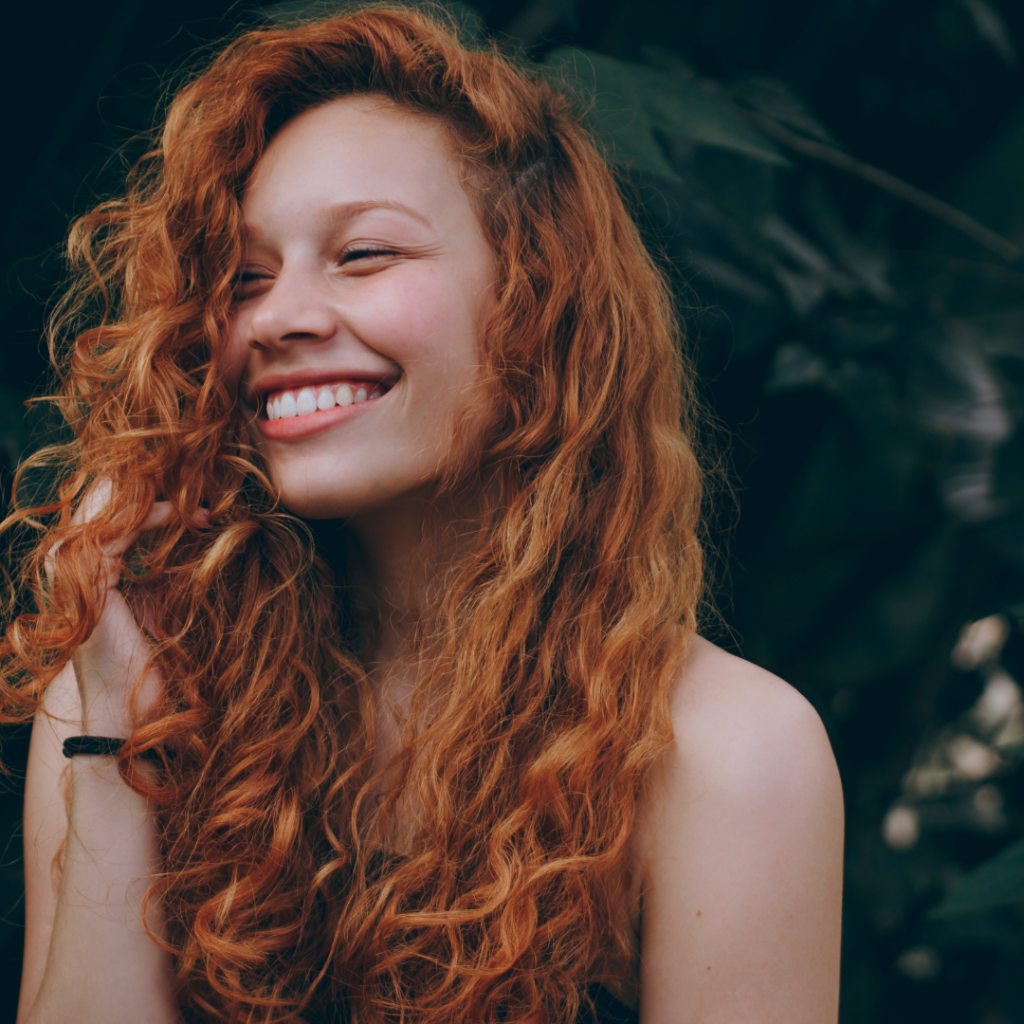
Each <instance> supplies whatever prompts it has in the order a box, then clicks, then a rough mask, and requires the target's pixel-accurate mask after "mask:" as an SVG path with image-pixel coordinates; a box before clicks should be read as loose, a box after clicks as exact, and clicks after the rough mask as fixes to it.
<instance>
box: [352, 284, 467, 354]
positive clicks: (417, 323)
mask: <svg viewBox="0 0 1024 1024" xmlns="http://www.w3.org/2000/svg"><path fill="white" fill-rule="evenodd" d="M475 305H477V303H475V302H474V297H473V296H472V295H471V294H467V291H466V290H465V289H464V288H463V287H461V286H460V284H459V283H458V282H456V281H453V280H451V279H450V278H448V277H447V276H446V275H442V274H438V273H435V272H432V271H431V270H427V269H425V270H424V271H422V272H419V273H416V274H406V275H402V276H399V275H395V277H394V278H393V279H392V280H391V281H382V282H381V286H380V290H379V292H378V293H377V294H376V295H374V296H373V299H372V304H371V305H370V306H369V307H368V308H367V311H366V313H367V315H366V316H365V318H363V324H362V331H359V328H358V326H357V332H359V333H362V334H363V336H364V338H365V339H366V340H367V341H368V342H369V343H370V344H372V345H373V346H374V347H379V350H380V352H381V354H382V355H385V356H387V357H389V358H391V359H394V360H395V362H397V363H398V364H399V365H400V366H403V367H404V368H406V369H408V370H413V369H416V370H418V371H419V372H420V373H421V374H426V373H431V372H437V373H442V374H443V373H447V372H448V371H449V369H450V367H449V366H448V365H447V364H449V363H451V362H452V361H453V360H454V361H455V362H457V363H458V362H464V361H467V360H475V356H476V351H477V348H478V334H479V319H480V318H479V316H478V315H477V310H476V309H475V308H474V307H475ZM354 326H356V325H354Z"/></svg>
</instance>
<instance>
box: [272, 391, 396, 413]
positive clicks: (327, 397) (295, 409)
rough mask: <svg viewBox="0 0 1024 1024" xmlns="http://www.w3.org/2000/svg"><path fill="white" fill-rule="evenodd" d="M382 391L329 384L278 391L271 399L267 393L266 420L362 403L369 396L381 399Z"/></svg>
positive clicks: (369, 397)
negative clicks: (326, 385)
mask: <svg viewBox="0 0 1024 1024" xmlns="http://www.w3.org/2000/svg"><path fill="white" fill-rule="evenodd" d="M383 394H384V390H383V389H382V388H380V387H374V388H373V389H372V390H369V389H368V388H367V387H366V386H365V385H363V384H359V385H351V384H338V385H337V386H334V385H331V386H330V387H319V388H317V387H315V386H314V387H307V388H301V389H300V390H299V391H298V393H296V392H294V391H279V392H277V394H276V395H274V397H273V398H270V397H269V396H267V398H266V399H265V401H266V415H267V419H268V420H285V419H291V418H292V417H293V416H309V415H310V414H311V413H314V412H316V411H317V410H318V409H321V410H325V409H333V408H334V407H335V406H336V405H341V406H346V405H352V404H353V403H359V402H365V401H367V400H368V399H371V398H380V396H381V395H383Z"/></svg>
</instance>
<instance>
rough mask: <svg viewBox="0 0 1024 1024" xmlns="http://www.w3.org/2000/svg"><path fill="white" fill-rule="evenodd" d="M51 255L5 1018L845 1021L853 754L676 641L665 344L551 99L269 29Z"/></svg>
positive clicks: (689, 610) (385, 46) (748, 677)
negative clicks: (63, 443)
mask: <svg viewBox="0 0 1024 1024" xmlns="http://www.w3.org/2000/svg"><path fill="white" fill-rule="evenodd" d="M71 252H72V256H73V258H74V260H75V267H76V268H77V270H78V274H79V276H78V279H77V283H76V284H75V287H74V289H73V290H72V292H71V293H70V296H69V298H68V300H67V302H66V303H65V305H64V307H62V310H61V311H60V315H59V316H58V319H57V325H56V328H55V332H54V340H55V349H56V351H57V360H58V363H57V365H58V369H59V371H60V374H61V392H60V394H61V403H62V408H63V411H64V414H65V416H66V417H67V418H68V420H69V422H70V424H71V426H72V427H73V428H74V430H75V435H76V440H75V442H74V443H73V444H71V445H69V446H67V447H66V448H64V449H62V450H60V451H55V452H51V453H49V454H46V453H44V455H43V456H42V459H43V460H44V461H45V460H49V461H51V462H52V461H53V460H56V459H58V458H59V460H60V465H61V466H64V467H67V468H66V470H65V471H64V475H63V480H62V482H61V483H60V486H59V493H58V494H57V495H56V496H55V497H54V498H53V500H52V502H50V503H49V504H46V503H44V502H43V501H39V502H38V503H37V507H34V508H26V509H22V510H20V511H19V512H18V513H17V514H16V515H15V516H14V517H12V522H13V523H21V524H25V525H26V526H28V527H33V526H34V527H35V528H36V529H39V530H40V531H41V537H40V538H39V539H38V540H37V541H36V542H35V544H36V548H35V553H34V555H33V556H32V558H31V560H30V561H29V563H28V569H27V571H26V577H25V578H26V581H27V584H28V585H29V587H30V589H31V591H32V593H33V595H34V598H35V601H36V605H37V610H36V613H35V614H33V615H22V616H21V617H20V618H18V619H17V620H15V621H14V623H13V624H12V625H11V627H10V628H9V629H8V632H7V637H6V642H5V648H4V653H5V657H6V672H5V677H6V680H7V683H6V684H5V691H4V692H5V697H6V705H7V715H8V718H15V717H22V718H24V717H27V716H29V715H30V714H32V713H33V712H35V710H36V708H37V707H38V706H39V703H40V701H41V702H42V709H43V710H42V712H41V713H40V714H39V715H38V716H37V717H36V720H35V726H34V730H33V737H32V748H31V753H30V764H29V769H28V776H27V788H26V819H25V822H26V823H25V842H26V890H27V903H26V909H27V935H26V956H25V970H24V977H23V983H22V991H21V1003H20V1010H19V1022H27V1024H37V1022H50V1021H65V1020H72V1019H73V1020H75V1021H76V1022H79V1024H80V1022H83V1021H93V1020H95V1021H102V1022H104V1024H110V1022H115V1021H122V1020H123V1021H126V1022H127V1021H131V1022H133V1024H134V1022H138V1021H154V1022H158V1021H159V1022H163V1021H177V1020H182V1019H186V1020H201V1021H216V1020H224V1021H268V1022H269V1021H285V1020H288V1021H314V1020H316V1021H320V1020H324V1021H326V1020H353V1021H385V1020H387V1021H390V1020H396V1021H397V1020H407V1021H424V1022H437V1024H440V1022H452V1021H476V1020H480V1021H499V1020H501V1021H511V1020H515V1021H524V1022H526V1021H530V1022H537V1024H540V1022H548V1021H551V1022H556V1021H559V1022H560V1021H566V1022H568V1021H573V1020H577V1019H578V1020H584V1019H587V1020H589V1019H595V1018H594V1015H595V1014H596V1019H598V1020H628V1019H636V1015H637V1013H638V1014H639V1017H640V1019H641V1020H642V1021H644V1024H662V1022H669V1021H672V1022H676V1021H693V1022H712V1021H731V1022H738V1021H758V1022H765V1021H783V1020H785V1021H786V1022H787V1024H793V1022H798V1021H801V1022H802V1021H806V1022H812V1021H814V1022H819V1021H827V1020H834V1019H835V1017H836V1007H837V992H838V947H839V903H840V888H841V881H840V874H841V833H842V809H841V794H840V790H839V784H838V779H837V775H836V771H835V766H834V761H833V759H832V756H831V751H830V749H829V745H828V741H827V739H826V737H825V735H824V731H823V729H822V727H821V723H820V721H819V720H818V718H817V716H816V715H815V714H814V712H813V710H812V709H811V708H810V707H809V706H808V705H807V704H806V703H805V702H804V701H803V700H802V698H800V697H799V696H798V695H797V694H796V693H795V691H793V690H792V689H791V688H789V687H788V686H787V685H786V684H785V683H783V682H781V681H780V680H778V679H776V678H774V677H772V676H771V675H769V674H768V673H766V672H764V671H762V670H760V669H758V668H756V667H754V666H752V665H749V664H747V663H745V662H743V661H741V660H739V659H738V658H735V657H733V656H731V655H729V654H726V653H725V652H723V651H721V650H719V649H717V648H716V647H714V646H713V645H711V644H709V643H707V642H706V641H704V640H702V639H700V638H699V637H697V636H696V630H697V618H696V616H697V610H698V606H699V603H700V601H701V597H702V578H703V577H702V573H703V568H702V558H701V549H700V544H699V541H698V533H699V509H700V504H701V478H700V471H699V468H698V464H697V461H696V458H695V455H694V451H693V444H692V440H691V438H690V433H689V430H690V423H691V418H690V415H689V413H690V410H691V409H692V407H693V385H692V375H691V372H690V370H689V369H688V368H687V367H685V366H684V364H683V362H682V360H681V359H680V357H679V355H678V351H677V347H676V340H675V330H674V325H673V321H672V316H671V312H670V302H669V298H668V292H667V289H666V286H665V283H664V281H663V280H662V278H661V276H660V275H659V273H658V272H657V270H656V269H655V268H654V266H653V264H652V262H651V260H650V259H649V257H648V256H647V254H646V253H645V252H644V250H643V248H642V246H641V244H640V242H639V240H638V237H637V233H636V230H635V228H634V226H633V224H632V223H631V221H630V219H629V217H628V215H627V213H626V212H625V210H624V208H623V205H622V202H621V201H620V199H619V196H618V194H617V191H616V188H615V184H614V182H613V180H612V178H611V177H610V175H609V174H608V171H607V170H606V168H605V166H604V165H603V163H602V161H601V159H600V157H599V156H598V154H597V152H596V150H595V148H594V146H593V144H592V142H591V140H590V139H589V138H588V136H587V134H586V133H585V131H584V130H583V129H582V128H581V127H580V125H579V123H578V121H577V120H576V119H575V118H574V117H573V116H572V115H571V113H570V112H569V109H568V107H567V104H566V103H565V101H564V100H563V99H562V98H561V97H560V96H559V95H558V94H556V93H555V92H554V91H553V90H552V89H551V88H550V87H549V86H547V85H546V84H544V83H543V82H541V81H538V80H535V79H531V78H529V77H527V76H525V75H523V74H522V73H520V72H519V71H517V70H515V69H514V68H513V67H511V66H510V65H509V64H508V63H507V62H505V61H503V60H502V59H500V58H499V57H497V56H495V55H494V54H491V53H480V52H471V51H468V50H466V49H464V48H463V47H462V46H461V45H460V44H459V43H458V42H457V41H456V40H455V39H454V38H453V37H452V36H451V35H450V34H449V33H448V32H447V31H446V30H445V29H444V28H443V27H442V26H440V25H438V24H437V23H435V22H433V21H431V20H429V19H427V18H424V17H423V16H421V15H418V14H414V13H410V12H408V11H404V10H401V9H388V8H384V9H374V10H369V11H363V12H356V13H353V14H349V15H347V16H345V17H342V18H337V19H333V20H328V21H324V22H320V23H318V24H314V25H309V26H305V27H303V28H300V29H295V30H289V31H285V30H274V31H260V32H253V33H249V34H247V35H244V36H242V37H241V38H240V39H238V40H237V41H236V42H235V43H233V44H232V45H231V46H230V47H228V48H227V50H226V51H225V52H224V53H223V54H221V55H220V56H219V57H218V58H217V59H216V60H215V61H214V62H213V63H212V65H211V66H210V67H209V68H208V69H207V70H206V71H205V72H204V73H203V74H201V75H199V76H198V77H197V78H195V80H194V81H192V82H191V84H189V85H188V86H186V88H184V89H183V90H182V92H181V93H180V94H179V95H178V96H177V98H176V99H175V100H174V102H173V103H172V105H171V107H170V110H169V114H168V117H167V121H166V125H165V128H164V132H163V135H162V138H161V141H160V144H159V146H158V147H157V148H156V149H155V151H154V152H153V153H152V154H151V155H150V156H149V157H148V158H147V160H146V161H144V162H143V165H142V166H141V168H140V169H139V170H138V171H137V173H136V175H135V177H134V178H133V180H132V181H131V182H130V187H129V191H128V194H127V197H126V198H125V199H124V200H123V201H119V202H111V203H107V204H104V205H103V206H101V207H99V208H98V209H97V210H96V211H94V212H93V213H92V214H90V215H89V216H87V217H85V218H83V219H82V220H81V221H79V222H78V223H77V224H76V226H75V227H74V229H73V231H72V235H71ZM64 338H69V339H71V341H70V344H69V345H68V347H67V349H66V350H63V352H64V354H63V356H62V355H61V351H62V350H61V349H60V347H59V346H60V342H61V341H62V340H63V339H64ZM82 735H85V736H87V737H90V736H91V737H110V738H113V740H114V742H113V743H112V744H107V745H106V747H105V746H104V744H103V743H102V742H98V741H96V740H88V739H86V740H79V741H72V742H70V743H68V744H65V741H66V740H67V739H68V738H69V737H75V736H82ZM122 741H123V743H122ZM76 743H77V746H76ZM104 749H108V750H109V753H103V752H102V751H103V750H104ZM76 750H80V751H84V752H81V753H77V754H76V753H75V751H76ZM98 751H99V752H98ZM62 752H63V753H64V754H66V755H69V756H70V767H69V768H68V769H67V773H68V774H67V775H66V776H64V774H63V773H64V771H65V765H67V764H68V762H67V761H66V760H65V757H64V756H62ZM111 754H113V756H111ZM71 755H73V756H71ZM62 778H63V781H62ZM62 786H63V789H62Z"/></svg>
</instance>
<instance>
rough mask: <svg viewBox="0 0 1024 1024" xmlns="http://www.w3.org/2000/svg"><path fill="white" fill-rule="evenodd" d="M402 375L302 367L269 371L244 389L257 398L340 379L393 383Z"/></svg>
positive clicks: (388, 371)
mask: <svg viewBox="0 0 1024 1024" xmlns="http://www.w3.org/2000/svg"><path fill="white" fill-rule="evenodd" d="M399 376H400V375H399V374H398V373H397V372H396V371H394V370H380V369H377V370H366V369H358V368H356V367H338V368H334V369H315V370H314V369H308V370H306V369H302V368H301V367H300V368H298V369H295V370H288V371H282V372H280V373H268V374H267V375H266V376H264V377H258V378H256V380H253V381H249V382H248V383H246V384H245V385H243V388H242V391H243V393H244V394H246V395H247V396H248V397H250V398H256V399H257V400H258V399H260V398H263V397H264V396H265V395H268V394H269V393H270V392H271V391H288V390H294V389H295V388H303V387H309V388H315V387H316V386H317V385H319V384H336V383H338V382H340V381H348V380H353V381H356V380H365V381H379V382H381V383H385V382H386V383H389V384H393V383H394V382H395V381H396V380H397V379H398V377H399Z"/></svg>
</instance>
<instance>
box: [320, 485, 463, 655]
mask: <svg viewBox="0 0 1024 1024" xmlns="http://www.w3.org/2000/svg"><path fill="white" fill-rule="evenodd" d="M478 505H479V501H478V500H474V499H472V498H467V497H466V496H465V495H461V496H452V495H446V496H443V497H441V498H438V497H436V496H435V495H432V494H431V495H428V494H414V495H407V496H404V497H403V498H402V500H401V501H399V502H392V503H390V504H388V505H387V506H385V507H383V508H379V509H375V510H373V511H372V512H367V513H365V514H361V515H358V516H354V517H352V518H351V519H349V520H347V521H346V526H347V529H344V530H343V531H342V533H343V534H344V535H347V537H346V540H347V542H346V543H343V544H341V545H339V544H338V543H337V539H338V537H339V533H338V531H337V530H334V531H331V530H330V528H329V527H328V524H324V526H323V527H321V528H320V529H318V530H317V534H318V546H319V542H320V537H321V535H322V534H323V533H324V532H329V533H332V534H333V539H334V543H331V541H330V540H328V543H327V544H325V545H323V547H322V552H323V554H324V556H325V557H326V558H327V560H328V561H329V562H331V563H332V564H333V565H334V567H335V569H336V571H337V572H338V575H339V576H342V575H345V576H348V577H349V578H350V579H351V577H352V574H353V572H354V573H355V575H356V580H354V582H357V583H358V584H360V585H362V586H364V587H365V588H366V589H367V591H368V594H369V596H370V598H371V600H372V603H373V605H374V607H375V608H376V609H377V612H378V614H379V617H380V632H379V634H378V637H377V641H376V645H375V649H374V653H373V657H372V661H373V663H374V664H375V665H376V666H379V667H382V668H387V667H388V666H389V665H391V664H393V663H395V662H396V661H397V660H399V659H400V658H401V657H402V655H403V654H406V653H408V651H409V650H410V646H411V644H412V641H413V639H414V637H415V633H416V627H417V625H418V624H419V623H420V621H421V619H422V617H423V615H424V613H425V612H426V611H427V610H428V609H429V608H430V607H431V605H432V604H433V603H434V601H435V600H436V599H437V597H438V589H439V584H440V582H441V581H443V579H444V577H445V576H446V574H447V572H448V570H449V569H450V568H451V566H452V564H453V562H454V561H455V560H456V559H458V558H460V557H461V556H463V555H464V554H465V552H466V550H467V548H468V547H469V545H471V544H472V542H473V539H474V537H475V536H476V528H477V526H478V524H479V509H478ZM353 547H354V548H355V549H356V550H355V552H353V550H352V548H353ZM353 555H354V556H355V557H353Z"/></svg>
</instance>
